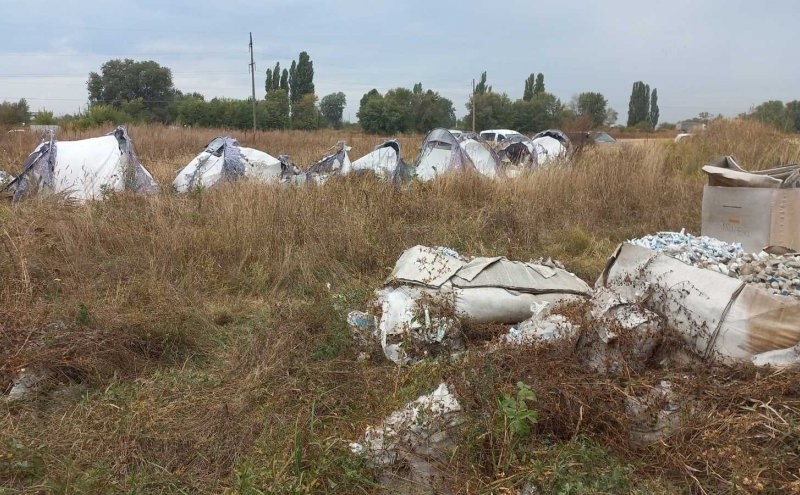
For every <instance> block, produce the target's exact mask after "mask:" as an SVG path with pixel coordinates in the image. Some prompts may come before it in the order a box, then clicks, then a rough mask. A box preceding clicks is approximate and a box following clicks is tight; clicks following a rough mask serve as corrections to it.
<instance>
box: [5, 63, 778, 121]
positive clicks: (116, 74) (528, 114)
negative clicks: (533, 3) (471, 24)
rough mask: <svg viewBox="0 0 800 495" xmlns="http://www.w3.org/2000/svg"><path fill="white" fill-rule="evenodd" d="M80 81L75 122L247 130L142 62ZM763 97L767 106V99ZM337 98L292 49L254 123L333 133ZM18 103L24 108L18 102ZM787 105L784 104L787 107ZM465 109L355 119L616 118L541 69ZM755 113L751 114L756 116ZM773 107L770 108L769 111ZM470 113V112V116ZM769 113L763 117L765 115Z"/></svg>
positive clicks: (242, 108)
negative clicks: (82, 100)
mask: <svg viewBox="0 0 800 495" xmlns="http://www.w3.org/2000/svg"><path fill="white" fill-rule="evenodd" d="M86 87H87V90H88V96H89V107H88V110H87V111H86V112H84V113H82V114H80V115H75V116H66V118H64V119H61V120H62V121H73V122H74V123H75V125H77V126H78V127H90V126H95V125H102V124H104V123H107V122H114V123H118V122H162V123H168V124H179V125H187V126H198V127H228V128H235V129H250V128H251V127H252V122H253V105H252V101H251V100H250V99H231V98H212V99H210V100H206V99H205V97H204V96H203V95H201V94H199V93H183V92H181V91H180V90H178V89H176V88H175V87H174V85H173V82H172V72H171V70H170V69H169V68H167V67H164V66H161V65H159V64H158V63H156V62H154V61H152V60H148V61H134V60H132V59H113V60H109V61H107V62H106V63H104V64H103V65H102V66H101V68H100V71H99V72H91V73H90V74H89V77H88V80H87V83H86ZM769 103H771V102H769ZM346 104H347V99H346V97H345V94H344V93H342V92H334V93H331V94H328V95H326V96H324V97H322V98H321V99H319V98H318V97H317V95H316V92H315V86H314V63H313V61H312V60H311V57H310V55H309V54H308V52H305V51H303V52H300V54H299V55H298V58H297V59H296V60H292V61H291V63H290V65H289V67H288V68H286V67H281V63H280V61H278V62H276V63H275V65H274V66H271V67H270V68H268V69H267V70H266V72H265V77H264V97H263V98H258V99H257V101H256V105H255V107H256V125H257V127H258V128H259V129H303V130H313V129H319V128H324V127H331V128H334V129H339V128H341V127H342V126H343V125H345V122H344V121H343V113H344V108H345V106H346ZM21 105H24V107H23V106H21ZM787 108H788V106H787ZM466 109H467V115H466V116H465V117H464V118H463V119H461V120H457V119H456V117H455V107H454V105H453V102H452V101H451V100H449V99H448V98H446V97H444V96H442V95H440V94H439V93H438V92H436V91H434V90H431V89H424V88H423V86H422V83H416V84H414V85H413V87H412V88H405V87H397V88H394V89H390V90H388V91H386V92H385V93H381V92H380V91H378V90H377V89H372V90H370V91H368V92H367V93H365V94H364V95H363V96H362V97H361V100H360V102H359V108H358V112H357V114H356V116H357V118H358V124H359V125H360V127H361V128H362V129H363V130H364V131H365V132H368V133H376V134H395V133H403V132H420V133H421V132H427V131H428V130H430V129H432V128H435V127H454V126H457V127H459V128H462V129H471V128H472V123H473V121H474V122H475V127H476V128H477V129H478V130H480V129H490V128H512V129H516V130H519V131H520V132H525V133H530V132H536V131H540V130H543V129H547V128H558V127H562V128H569V129H573V130H590V129H594V128H598V127H602V126H610V125H613V124H615V123H616V121H617V118H618V114H617V112H616V111H615V110H614V109H612V108H610V107H609V106H608V101H607V99H606V98H605V96H604V95H603V94H601V93H599V92H594V91H587V92H583V93H580V94H578V95H575V96H574V97H573V98H572V99H571V100H570V101H569V102H563V101H562V100H560V99H559V98H558V97H556V96H555V95H554V94H553V93H550V92H548V91H547V90H546V88H545V76H544V74H543V73H541V72H540V73H531V74H530V75H529V76H528V77H527V78H526V79H525V80H524V82H523V92H522V98H520V99H517V100H514V101H512V100H511V98H509V97H508V95H507V94H506V93H500V92H496V91H494V90H493V88H492V86H491V85H489V83H488V81H487V74H486V72H485V71H484V72H482V73H481V75H480V77H479V79H478V83H477V84H476V85H475V88H474V93H473V95H472V96H471V97H470V98H469V101H468V102H467V103H466ZM765 112H766V110H765V111H761V112H760V113H759V114H763V113H765ZM773 113H774V112H773ZM473 114H474V118H473ZM28 115H29V110H28V108H27V103H25V102H24V100H22V101H21V102H20V103H16V104H15V103H3V104H0V123H9V124H11V123H19V122H20V121H24V120H23V119H25V118H27V117H28ZM770 115H771V114H770ZM36 120H37V121H38V122H40V123H44V121H47V123H50V121H54V119H53V117H52V113H50V112H46V111H45V112H39V113H38V114H37V115H36ZM658 120H659V110H658V93H657V90H656V89H655V88H653V89H652V91H651V90H650V86H649V85H647V84H645V83H644V82H642V81H637V82H635V83H634V84H633V88H632V91H631V96H630V102H629V108H628V120H627V124H628V127H635V128H638V129H643V130H648V129H654V128H655V127H656V125H657V124H658Z"/></svg>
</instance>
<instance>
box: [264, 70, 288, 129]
mask: <svg viewBox="0 0 800 495" xmlns="http://www.w3.org/2000/svg"><path fill="white" fill-rule="evenodd" d="M284 72H286V69H284ZM289 107H290V105H289V92H288V91H287V90H285V89H276V90H273V91H270V92H269V93H268V94H267V97H266V99H265V100H264V122H263V127H264V128H265V129H287V128H288V127H289Z"/></svg>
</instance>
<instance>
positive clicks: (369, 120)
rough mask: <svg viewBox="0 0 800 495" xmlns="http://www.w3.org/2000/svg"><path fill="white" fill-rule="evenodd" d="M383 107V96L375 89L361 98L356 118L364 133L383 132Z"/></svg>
mask: <svg viewBox="0 0 800 495" xmlns="http://www.w3.org/2000/svg"><path fill="white" fill-rule="evenodd" d="M383 107H384V104H383V95H381V94H380V92H378V90H377V89H371V90H370V91H369V92H367V93H365V94H364V96H362V97H361V102H360V103H359V106H358V113H356V117H358V122H359V124H361V128H362V129H363V130H364V132H367V133H370V134H379V133H381V132H383Z"/></svg>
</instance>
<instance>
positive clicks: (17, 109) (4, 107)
mask: <svg viewBox="0 0 800 495" xmlns="http://www.w3.org/2000/svg"><path fill="white" fill-rule="evenodd" d="M29 115H30V108H28V102H27V101H26V100H25V98H22V99H21V100H19V101H18V102H16V103H11V102H8V101H4V102H3V103H0V124H4V125H15V124H24V123H26V122H28V119H29Z"/></svg>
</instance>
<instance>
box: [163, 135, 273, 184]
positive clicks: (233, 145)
mask: <svg viewBox="0 0 800 495" xmlns="http://www.w3.org/2000/svg"><path fill="white" fill-rule="evenodd" d="M283 168H284V167H282V165H281V161H280V160H278V159H277V158H275V157H273V156H271V155H269V154H267V153H264V152H263V151H259V150H256V149H253V148H245V147H242V146H240V145H239V142H238V141H237V140H235V139H233V138H232V137H228V136H226V137H218V138H215V139H213V140H212V141H211V142H210V143H208V145H206V147H205V149H204V150H203V151H202V152H201V153H200V154H199V155H197V156H196V157H194V159H192V161H191V162H189V164H188V165H186V166H185V167H184V168H183V169H182V170H181V171H180V172H178V175H177V177H175V180H174V181H173V182H172V186H173V187H174V188H175V190H176V191H178V192H188V191H191V190H193V189H197V188H208V187H212V186H214V185H216V184H218V183H220V182H233V181H236V180H239V179H242V178H248V179H253V180H257V181H260V182H266V183H278V182H280V181H281V178H282V175H283V174H284V173H285V172H284V170H283Z"/></svg>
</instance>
